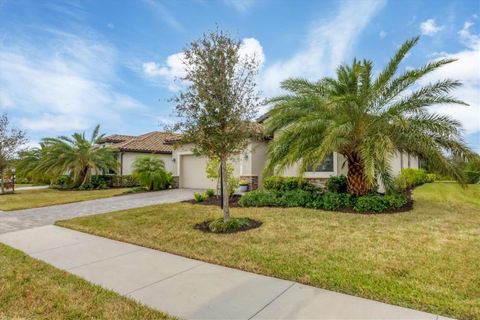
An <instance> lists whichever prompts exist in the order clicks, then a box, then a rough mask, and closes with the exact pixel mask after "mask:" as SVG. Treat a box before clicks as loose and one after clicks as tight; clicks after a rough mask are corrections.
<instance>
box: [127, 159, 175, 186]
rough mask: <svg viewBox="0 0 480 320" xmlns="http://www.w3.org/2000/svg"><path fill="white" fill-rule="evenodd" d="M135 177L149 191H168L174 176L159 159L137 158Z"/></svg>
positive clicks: (134, 164) (134, 170)
mask: <svg viewBox="0 0 480 320" xmlns="http://www.w3.org/2000/svg"><path fill="white" fill-rule="evenodd" d="M133 176H134V177H135V178H136V179H137V180H138V181H139V182H140V184H141V185H142V186H144V187H145V188H147V189H148V190H149V191H157V190H163V189H167V188H168V187H169V186H170V185H171V184H172V179H173V178H172V175H171V174H170V173H168V172H167V171H166V170H165V163H164V162H163V160H162V159H160V158H158V157H152V156H145V157H137V158H136V159H135V161H134V162H133Z"/></svg>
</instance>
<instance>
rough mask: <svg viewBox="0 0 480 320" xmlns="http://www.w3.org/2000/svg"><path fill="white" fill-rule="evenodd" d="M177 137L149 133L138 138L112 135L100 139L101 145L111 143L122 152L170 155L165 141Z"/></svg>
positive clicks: (170, 149) (170, 148)
mask: <svg viewBox="0 0 480 320" xmlns="http://www.w3.org/2000/svg"><path fill="white" fill-rule="evenodd" d="M178 137H179V135H178V134H174V133H166V132H159V131H154V132H149V133H146V134H142V135H140V136H127V135H118V134H114V135H111V136H108V137H105V138H103V139H102V141H101V142H102V143H112V145H111V146H112V147H113V148H116V149H118V150H120V151H123V152H145V153H172V150H173V148H172V145H169V144H167V143H166V141H167V140H175V139H178Z"/></svg>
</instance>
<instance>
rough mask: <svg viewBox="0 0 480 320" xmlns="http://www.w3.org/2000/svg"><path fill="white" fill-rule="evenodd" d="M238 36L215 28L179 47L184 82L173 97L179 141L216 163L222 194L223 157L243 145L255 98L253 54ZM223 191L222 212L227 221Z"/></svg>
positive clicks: (256, 103) (224, 178) (225, 184)
mask: <svg viewBox="0 0 480 320" xmlns="http://www.w3.org/2000/svg"><path fill="white" fill-rule="evenodd" d="M240 49H241V42H240V41H238V40H234V39H232V38H231V37H230V36H229V35H228V34H226V33H225V32H222V31H219V30H217V31H216V32H212V33H210V34H206V35H203V37H201V38H200V39H199V40H197V41H194V42H192V43H191V44H190V45H189V46H188V47H187V48H186V50H185V51H184V65H185V69H186V75H185V76H184V77H183V78H182V80H183V81H185V82H186V83H188V86H187V88H186V89H185V90H183V91H182V92H181V93H180V94H179V95H177V96H176V97H175V98H174V99H173V101H174V102H175V104H176V108H175V109H176V114H177V116H178V117H179V119H180V120H179V121H178V122H177V124H176V125H175V126H174V130H179V131H181V132H182V134H183V135H182V140H181V142H180V143H193V144H194V146H195V147H194V150H195V152H196V153H198V154H201V155H205V156H207V157H208V158H210V159H218V160H219V161H220V164H221V172H222V175H221V176H222V185H223V194H224V195H227V194H228V182H227V172H226V170H227V165H226V164H227V160H228V159H229V158H231V157H232V156H233V155H235V154H238V153H239V152H241V151H242V150H244V148H245V147H246V145H247V142H248V138H249V137H250V136H251V134H252V130H251V129H252V127H251V123H250V121H251V120H252V119H253V118H254V117H255V115H256V112H257V108H258V106H259V103H260V99H259V96H258V94H257V85H256V81H255V80H256V79H255V78H256V75H257V72H258V62H257V59H256V57H255V56H244V55H241V52H240ZM228 205H229V200H228V197H227V196H225V197H223V217H224V221H228V219H229V217H230V215H229V206H228Z"/></svg>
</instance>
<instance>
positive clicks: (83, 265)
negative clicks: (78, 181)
mask: <svg viewBox="0 0 480 320" xmlns="http://www.w3.org/2000/svg"><path fill="white" fill-rule="evenodd" d="M141 250H144V248H140V249H135V250H132V251H128V252H124V253H121V254H117V255H115V256H111V257H107V258H103V259H99V260H95V261H91V262H88V263H84V264H81V265H78V266H74V267H71V268H68V269H66V270H68V271H70V270H73V269H77V268H81V267H85V266H88V265H91V264H95V263H98V262H102V261H106V260H109V259H114V258H118V257H122V256H126V255H129V254H131V253H134V252H137V251H141Z"/></svg>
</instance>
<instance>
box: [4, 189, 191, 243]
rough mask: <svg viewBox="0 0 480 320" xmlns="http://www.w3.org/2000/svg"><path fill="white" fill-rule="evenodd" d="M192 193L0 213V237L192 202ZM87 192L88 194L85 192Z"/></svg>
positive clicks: (177, 191)
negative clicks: (61, 222)
mask: <svg viewBox="0 0 480 320" xmlns="http://www.w3.org/2000/svg"><path fill="white" fill-rule="evenodd" d="M195 191H198V190H194V189H170V190H163V191H157V192H145V193H134V194H129V195H122V196H116V197H110V198H102V199H95V200H87V201H80V202H74V203H67V204H59V205H54V206H49V207H43V208H32V209H22V210H15V211H3V212H2V211H0V234H2V233H6V232H12V231H15V230H22V229H30V228H34V227H39V226H45V225H48V224H53V223H54V222H55V221H58V220H64V219H70V218H74V217H80V216H87V215H93V214H99V213H106V212H112V211H118V210H126V209H132V208H139V207H145V206H150V205H154V204H161V203H172V202H179V201H183V200H189V199H193V193H194V192H195ZM86 192H88V191H86Z"/></svg>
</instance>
